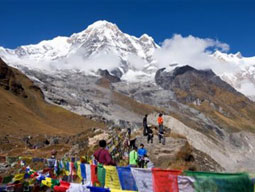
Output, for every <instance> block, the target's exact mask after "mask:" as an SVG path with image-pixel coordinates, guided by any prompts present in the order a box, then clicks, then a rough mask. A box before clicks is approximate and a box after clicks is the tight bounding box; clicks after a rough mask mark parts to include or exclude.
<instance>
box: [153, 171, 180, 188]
mask: <svg viewBox="0 0 255 192" xmlns="http://www.w3.org/2000/svg"><path fill="white" fill-rule="evenodd" d="M181 173H182V171H179V170H163V169H158V168H153V169H152V178H153V188H154V192H179V189H178V175H180V174H181Z"/></svg>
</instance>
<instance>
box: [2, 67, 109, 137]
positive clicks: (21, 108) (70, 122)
mask: <svg viewBox="0 0 255 192" xmlns="http://www.w3.org/2000/svg"><path fill="white" fill-rule="evenodd" d="M0 64H1V63H0ZM9 70H10V72H11V73H13V74H14V77H15V81H16V82H18V83H20V84H21V85H22V87H23V88H24V92H25V94H26V95H27V98H24V97H23V96H22V95H15V94H14V93H13V92H11V91H10V90H5V89H4V88H3V87H0V135H6V134H9V135H28V134H31V135H34V134H47V135H73V134H76V133H79V132H82V131H86V130H88V129H89V128H92V127H99V128H104V127H105V125H104V124H103V123H98V122H96V121H92V120H90V119H87V118H85V117H82V116H79V115H77V114H74V113H72V112H70V111H67V110H65V109H63V108H61V107H58V106H55V105H51V104H48V103H46V102H45V101H44V99H43V95H42V93H41V91H40V89H35V88H34V85H33V83H32V82H31V81H30V80H29V79H28V78H27V77H25V76H24V75H23V74H21V73H20V72H19V71H18V70H16V69H13V68H10V67H9ZM0 73H1V71H0ZM12 81H13V80H12Z"/></svg>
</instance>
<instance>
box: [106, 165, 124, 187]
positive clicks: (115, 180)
mask: <svg viewBox="0 0 255 192" xmlns="http://www.w3.org/2000/svg"><path fill="white" fill-rule="evenodd" d="M104 168H105V187H106V188H110V189H121V186H120V180H119V175H118V172H117V169H116V167H114V166H104Z"/></svg>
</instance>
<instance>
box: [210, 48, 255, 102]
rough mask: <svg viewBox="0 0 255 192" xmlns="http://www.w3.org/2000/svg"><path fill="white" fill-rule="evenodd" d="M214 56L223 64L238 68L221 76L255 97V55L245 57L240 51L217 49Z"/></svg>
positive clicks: (241, 90) (245, 93)
mask: <svg viewBox="0 0 255 192" xmlns="http://www.w3.org/2000/svg"><path fill="white" fill-rule="evenodd" d="M212 56H213V57H214V58H216V59H217V60H219V61H220V62H221V63H222V64H223V65H229V67H235V68H237V69H236V70H235V71H234V72H229V73H223V74H222V75H221V78H222V79H223V80H224V81H226V82H228V83H229V84H230V85H232V86H233V87H234V88H235V89H237V90H238V91H239V92H241V93H243V94H244V95H246V96H248V97H250V98H251V99H255V97H254V96H255V57H243V56H242V55H241V53H240V52H238V53H236V54H226V53H221V52H220V51H216V52H215V53H214V54H213V55H212ZM230 71H231V70H230Z"/></svg>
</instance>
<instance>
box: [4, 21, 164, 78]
mask: <svg viewBox="0 0 255 192" xmlns="http://www.w3.org/2000/svg"><path fill="white" fill-rule="evenodd" d="M157 48H159V46H158V45H157V44H156V43H155V42H154V40H153V39H152V38H151V37H150V36H148V35H146V34H144V35H142V36H141V37H139V38H137V37H134V36H130V35H128V34H125V33H123V32H122V31H120V29H119V28H118V27H117V25H115V24H112V23H110V22H107V21H97V22H95V23H93V24H92V25H89V26H88V27H87V29H85V30H84V31H82V32H80V33H74V34H73V35H71V36H70V37H56V38H54V39H52V40H47V41H41V42H40V43H38V44H35V45H26V46H20V47H18V48H16V49H14V50H11V49H5V48H3V47H0V56H1V57H2V58H3V59H4V60H5V61H7V62H8V63H9V64H11V65H14V66H15V65H22V66H26V67H28V68H31V69H42V70H47V71H55V70H65V69H69V70H70V69H71V70H81V71H86V72H88V71H89V72H96V71H97V70H98V69H99V68H101V69H108V70H109V71H111V72H112V73H114V74H115V75H116V76H118V77H121V76H123V75H124V74H126V73H130V74H131V75H132V72H133V71H136V72H137V71H140V73H141V74H144V75H146V73H144V72H143V71H150V70H152V69H154V68H155V66H154V64H155V60H154V59H153V53H154V51H155V49H157ZM154 71H155V70H154ZM138 74H139V72H138ZM123 79H125V76H123Z"/></svg>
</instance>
